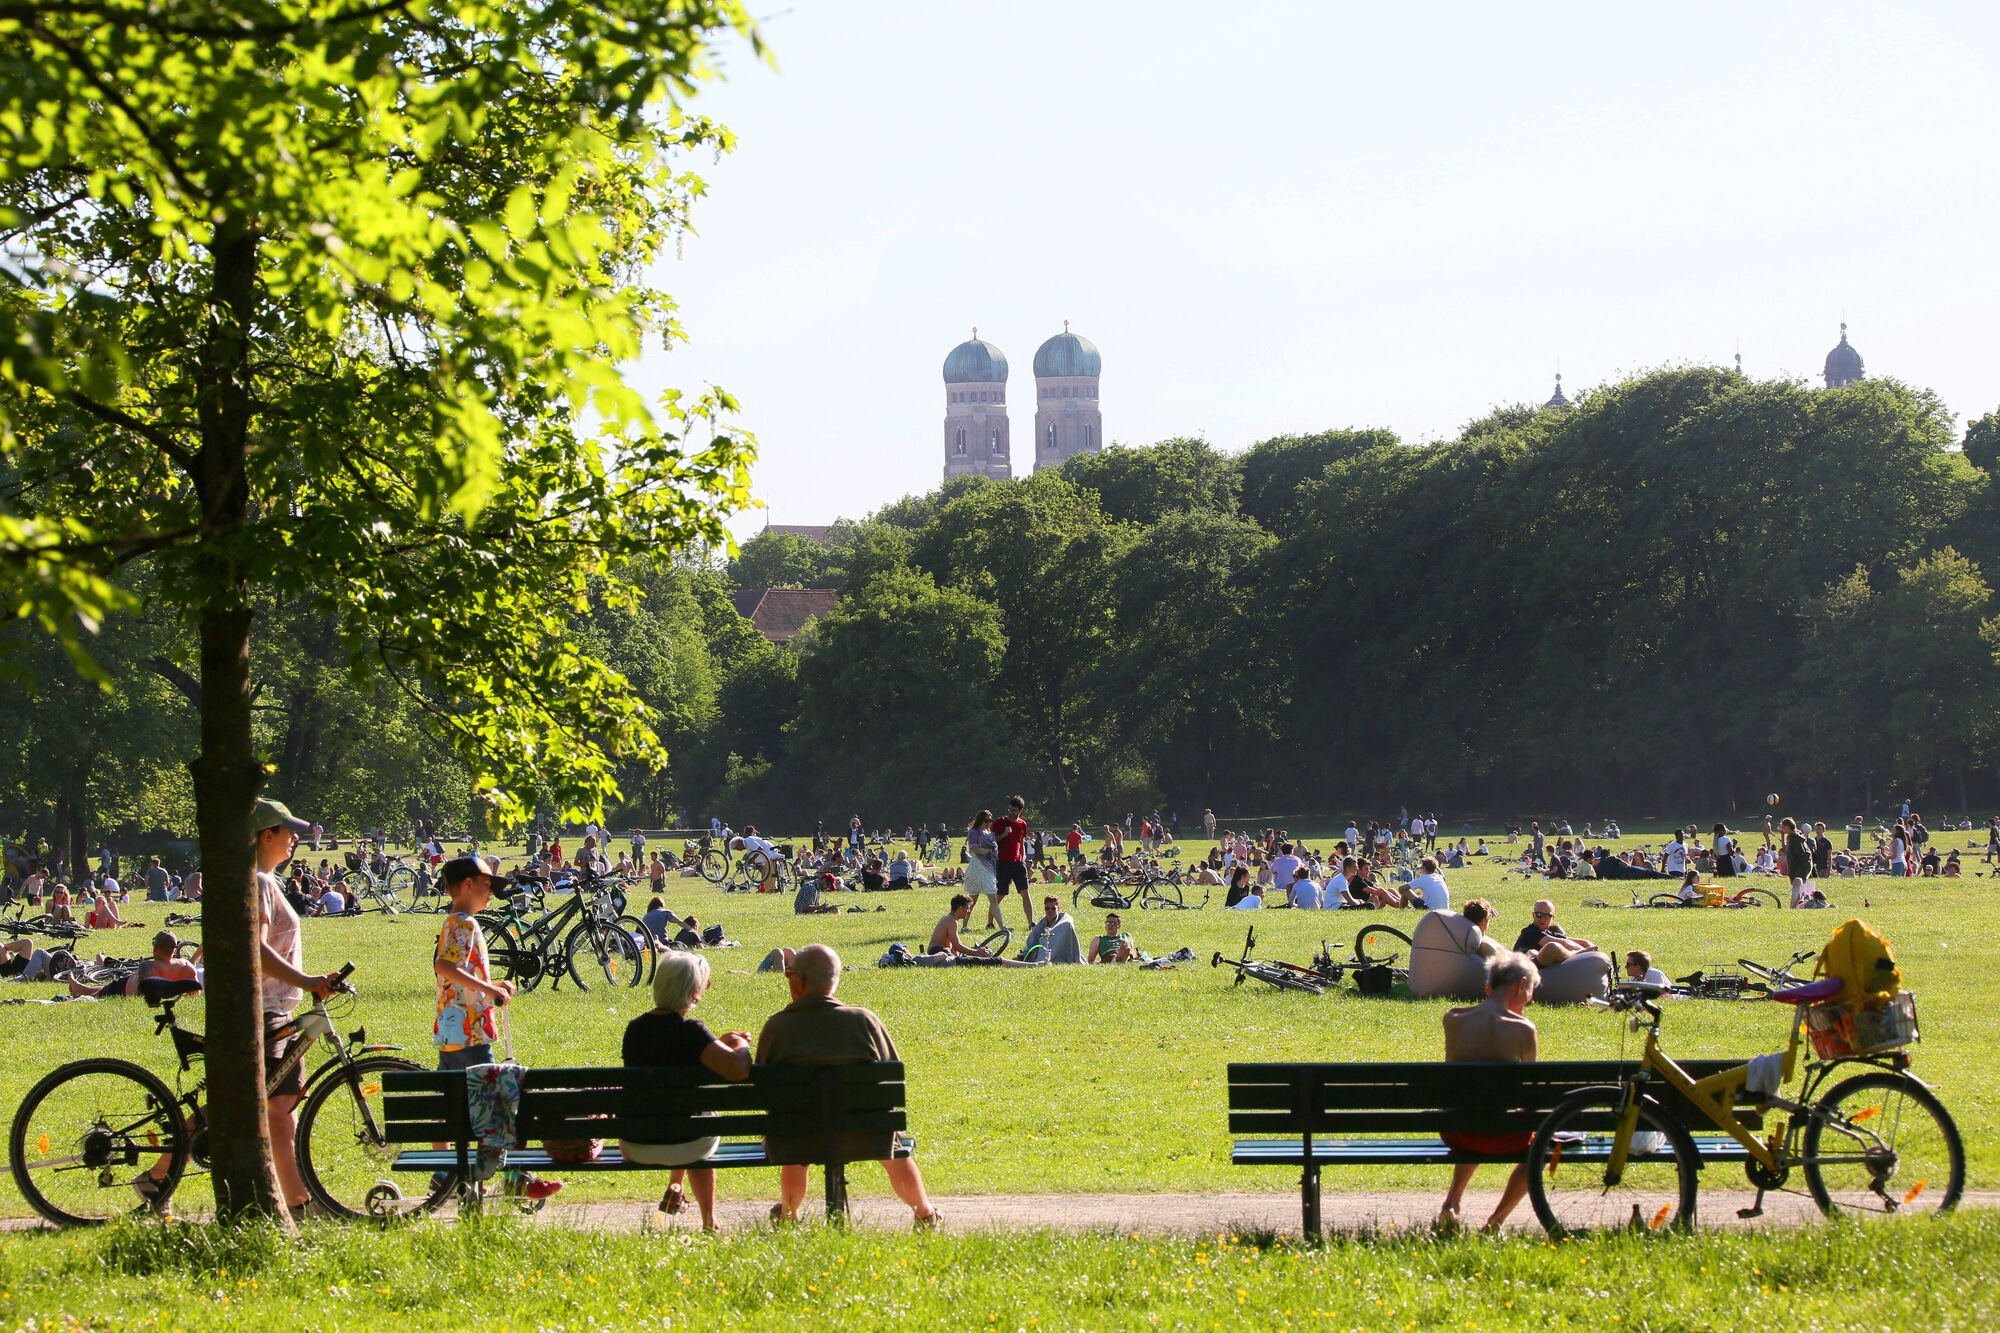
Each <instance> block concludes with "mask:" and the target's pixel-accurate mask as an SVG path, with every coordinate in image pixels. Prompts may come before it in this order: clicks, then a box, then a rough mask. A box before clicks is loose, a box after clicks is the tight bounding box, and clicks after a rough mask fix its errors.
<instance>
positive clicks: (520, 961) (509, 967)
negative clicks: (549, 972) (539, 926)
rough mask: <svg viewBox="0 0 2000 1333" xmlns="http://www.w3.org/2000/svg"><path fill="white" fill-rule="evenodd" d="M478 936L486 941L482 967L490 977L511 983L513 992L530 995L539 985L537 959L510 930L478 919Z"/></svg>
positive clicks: (504, 925) (494, 921)
mask: <svg viewBox="0 0 2000 1333" xmlns="http://www.w3.org/2000/svg"><path fill="white" fill-rule="evenodd" d="M479 933H480V934H482V935H484V936H485V937H486V966H487V970H488V971H490V972H491V973H492V974H493V975H494V976H496V977H499V978H500V979H501V980H503V981H511V982H513V983H514V988H515V989H516V990H523V991H531V990H533V989H534V988H535V987H537V986H539V985H541V984H542V973H543V971H544V969H543V967H542V960H541V956H540V955H539V954H538V953H536V951H535V950H533V949H530V948H529V947H527V945H525V944H523V943H522V942H521V936H520V934H519V932H518V931H516V930H515V928H514V927H513V926H511V925H509V924H508V923H506V922H504V921H496V920H493V919H490V918H488V917H481V918H479Z"/></svg>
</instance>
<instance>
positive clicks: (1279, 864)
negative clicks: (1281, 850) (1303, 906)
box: [1271, 852, 1304, 888]
mask: <svg viewBox="0 0 2000 1333" xmlns="http://www.w3.org/2000/svg"><path fill="white" fill-rule="evenodd" d="M1302 864H1304V863H1303V862H1301V861H1300V860H1299V858H1298V857H1296V856H1293V855H1292V854H1291V853H1289V852H1287V853H1286V854H1285V855H1283V856H1277V857H1273V858H1272V859H1271V879H1272V882H1273V883H1275V884H1277V885H1278V887H1280V888H1286V887H1289V886H1290V884H1291V882H1292V876H1294V875H1296V874H1297V873H1298V870H1299V867H1300V866H1301V865H1302Z"/></svg>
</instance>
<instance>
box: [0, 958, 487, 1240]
mask: <svg viewBox="0 0 2000 1333" xmlns="http://www.w3.org/2000/svg"><path fill="white" fill-rule="evenodd" d="M353 972H354V964H352V963H349V964H347V965H346V966H344V967H342V968H341V969H340V971H339V972H337V973H335V974H334V976H335V978H336V981H335V984H334V990H335V993H336V994H340V995H346V996H352V995H354V994H355V991H354V988H353V987H352V986H351V985H349V984H348V982H347V978H348V977H349V976H350V975H352V974H353ZM175 1003H176V1001H174V1000H163V1001H161V1003H160V1009H161V1013H160V1014H159V1015H158V1016H157V1017H156V1018H155V1019H154V1020H153V1031H154V1035H156V1036H158V1035H161V1034H165V1035H167V1036H169V1037H171V1038H172V1040H173V1045H174V1053H175V1055H176V1056H177V1057H178V1059H179V1062H180V1068H179V1071H178V1072H177V1074H176V1076H175V1081H176V1084H177V1085H180V1084H182V1083H183V1082H184V1079H183V1076H186V1075H190V1074H194V1073H195V1064H196V1062H197V1061H200V1060H201V1059H202V1058H203V1055H204V1053H205V1051H206V1042H205V1039H204V1038H203V1036H202V1034H201V1033H198V1032H193V1031H190V1030H188V1029H187V1028H184V1027H182V1026H181V1025H180V1023H179V1021H178V1019H177V1018H176V1016H175V1013H174V1005H175ZM335 1017H336V1015H334V1014H332V1013H330V1012H329V1011H328V1009H327V1007H326V1001H325V1000H323V999H320V998H319V997H317V996H315V997H314V998H313V1002H312V1004H311V1006H310V1007H308V1008H306V1009H304V1010H302V1011H300V1012H299V1013H297V1014H294V1015H293V1016H292V1017H291V1018H290V1019H288V1020H287V1021H286V1022H285V1024H284V1025H282V1026H281V1027H279V1028H278V1029H277V1031H276V1032H275V1033H273V1034H272V1037H273V1039H280V1040H282V1039H284V1038H286V1037H296V1038H297V1040H296V1041H295V1042H293V1044H292V1048H291V1050H290V1051H289V1052H287V1054H286V1056H285V1058H284V1060H283V1061H282V1062H280V1063H279V1065H278V1066H277V1067H276V1068H275V1069H273V1070H272V1071H271V1072H270V1073H269V1074H268V1075H267V1077H266V1081H265V1086H266V1091H267V1092H268V1091H269V1090H270V1089H272V1088H275V1087H277V1086H278V1085H279V1084H280V1083H281V1082H283V1081H284V1079H286V1078H287V1077H289V1076H290V1074H291V1073H292V1071H293V1070H294V1069H297V1068H298V1067H299V1065H300V1064H301V1063H302V1062H303V1061H304V1060H305V1059H306V1057H307V1055H308V1054H310V1053H311V1051H312V1048H313V1047H315V1046H317V1045H318V1044H320V1043H321V1042H322V1041H324V1042H325V1043H326V1044H328V1045H329V1046H331V1047H332V1054H331V1055H330V1056H329V1057H328V1058H327V1059H326V1060H325V1061H324V1062H323V1063H322V1064H321V1065H320V1066H319V1067H318V1068H317V1069H315V1070H313V1072H312V1073H311V1075H309V1076H308V1077H307V1079H306V1085H305V1092H304V1094H303V1095H302V1096H301V1098H300V1099H299V1130H298V1161H299V1174H300V1176H301V1177H302V1178H303V1179H304V1181H305V1185H306V1189H307V1191H308V1192H309V1193H310V1194H311V1196H312V1198H313V1199H314V1200H315V1201H316V1202H317V1203H318V1204H319V1205H320V1206H321V1207H322V1208H324V1209H326V1210H327V1211H328V1212H330V1213H334V1214H336V1215H339V1216H344V1217H356V1218H358V1217H366V1216H368V1215H369V1214H368V1209H369V1200H370V1196H371V1195H377V1194H379V1192H380V1191H382V1190H385V1189H388V1190H392V1191H393V1189H394V1187H393V1186H389V1185H386V1184H384V1181H385V1180H386V1178H387V1177H388V1175H389V1165H390V1163H391V1162H393V1161H394V1160H395V1156H396V1153H397V1151H398V1145H396V1144H392V1143H386V1142H384V1141H383V1139H382V1131H381V1126H382V1124H383V1123H384V1122H383V1119H382V1114H381V1095H382V1084H381V1076H382V1075H383V1074H384V1073H386V1072H388V1071H389V1070H405V1069H422V1068H423V1067H424V1066H422V1065H419V1064H418V1063H417V1062H416V1061H414V1060H411V1059H408V1058H406V1057H403V1056H399V1055H392V1054H389V1052H392V1051H396V1050H400V1049H401V1047H398V1046H393V1045H388V1044H384V1043H370V1042H369V1040H368V1034H367V1030H366V1029H365V1028H359V1027H357V1028H356V1029H355V1030H354V1031H353V1032H352V1033H350V1034H349V1035H348V1037H347V1039H346V1040H345V1041H343V1040H342V1039H341V1037H340V1034H339V1032H338V1031H337V1029H336V1028H335V1026H334V1020H335ZM206 1090H207V1079H206V1077H205V1076H201V1075H196V1076H195V1078H194V1081H193V1086H191V1087H182V1088H180V1089H179V1090H176V1089H171V1088H169V1087H168V1086H167V1084H166V1082H165V1080H163V1079H161V1078H160V1077H159V1076H158V1075H157V1074H155V1073H153V1072H152V1071H151V1070H150V1069H147V1068H145V1067H144V1066H142V1065H137V1064H134V1063H132V1062H131V1061H128V1060H119V1059H111V1058H93V1059H88V1060H75V1061H71V1062H70V1063H68V1064H65V1065H62V1066H60V1067H59V1068H57V1069H55V1070H52V1071H51V1072H50V1073H49V1074H48V1075H47V1076H45V1077H44V1078H43V1079H42V1080H41V1081H40V1082H38V1083H37V1084H35V1086H34V1087H33V1088H31V1089H30V1090H29V1092H28V1095H27V1097H26V1098H25V1099H24V1100H23V1101H22V1102H21V1105H20V1108H19V1109H18V1110H17V1111H16V1112H15V1113H14V1119H13V1123H12V1125H11V1127H10V1130H9V1133H8V1138H7V1149H8V1166H9V1169H10V1171H11V1172H12V1175H13V1178H14V1184H15V1186H16V1187H17V1188H19V1189H20V1191H21V1196H22V1197H23V1198H25V1199H26V1200H27V1201H28V1204H29V1206H30V1207H32V1208H33V1209H34V1210H35V1211H36V1212H37V1213H38V1214H40V1215H41V1216H42V1217H44V1218H46V1219H47V1220H48V1221H50V1222H53V1223H55V1224H56V1225H58V1226H94V1225H98V1224H101V1223H104V1222H109V1221H112V1220H114V1219H116V1218H119V1217H123V1216H125V1215H127V1214H130V1213H133V1212H135V1211H151V1212H156V1213H161V1214H164V1213H166V1212H167V1211H168V1208H169V1206H170V1204H171V1202H172V1200H173V1196H174V1192H175V1190H176V1189H177V1188H178V1187H179V1185H180V1183H181V1181H182V1180H183V1179H184V1178H185V1176H186V1173H187V1171H188V1169H189V1168H190V1167H193V1168H195V1169H196V1170H198V1171H206V1170H207V1169H208V1165H209V1143H208V1133H209V1131H208V1117H207V1113H206V1111H205V1110H204V1107H203V1093H204V1092H205V1091H206ZM428 1183H429V1192H428V1193H427V1194H426V1195H425V1196H424V1198H423V1199H422V1200H421V1201H420V1202H419V1203H418V1204H417V1205H416V1206H417V1207H419V1208H422V1209H424V1210H426V1211H428V1210H430V1209H433V1208H435V1207H437V1206H438V1205H439V1204H441V1203H443V1202H444V1200H445V1199H446V1198H447V1197H448V1196H449V1195H450V1194H451V1193H452V1191H453V1190H455V1189H456V1188H457V1185H458V1180H457V1176H456V1175H455V1174H454V1173H446V1174H443V1175H440V1176H438V1177H434V1178H432V1179H431V1180H430V1181H429V1182H428Z"/></svg>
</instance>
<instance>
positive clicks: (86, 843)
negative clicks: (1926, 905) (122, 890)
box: [63, 772, 1965, 884]
mask: <svg viewBox="0 0 2000 1333" xmlns="http://www.w3.org/2000/svg"><path fill="white" fill-rule="evenodd" d="M1958 789H1959V790H1960V791H1961V792H1963V791H1964V790H1965V775H1964V774H1963V773H1962V772H1961V773H1960V775H1959V782H1958ZM63 807H64V808H63V836H65V837H67V838H68V839H69V864H70V872H69V874H70V882H71V883H72V884H84V883H87V882H88V881H89V868H90V838H89V830H88V829H87V828H85V827H84V822H83V803H82V802H80V801H65V802H64V803H63Z"/></svg>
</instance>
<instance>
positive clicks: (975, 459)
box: [944, 328, 1014, 481]
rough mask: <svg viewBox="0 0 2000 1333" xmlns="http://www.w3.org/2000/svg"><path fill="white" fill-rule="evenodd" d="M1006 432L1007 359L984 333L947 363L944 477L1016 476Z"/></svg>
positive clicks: (974, 334) (953, 353) (956, 349)
mask: <svg viewBox="0 0 2000 1333" xmlns="http://www.w3.org/2000/svg"><path fill="white" fill-rule="evenodd" d="M1011 447H1012V441H1011V440H1010V439H1009V437H1008V431H1007V358H1006V356H1005V355H1003V354H1002V353H1001V351H1000V349H999V348H997V347H995V346H994V345H993V344H992V343H987V342H981V341H980V340H979V330H978V329H976V328H975V329H974V330H973V331H972V337H971V339H970V340H968V341H966V342H962V343H960V344H959V345H958V346H956V347H954V348H952V349H951V355H949V356H947V357H946V358H945V359H944V479H945V480H946V481H950V480H951V479H952V478H953V477H991V478H993V479H994V480H995V481H1006V480H1008V479H1010V478H1011V477H1012V476H1013V475H1014V464H1013V461H1012V455H1011V453H1010V449H1011Z"/></svg>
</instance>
